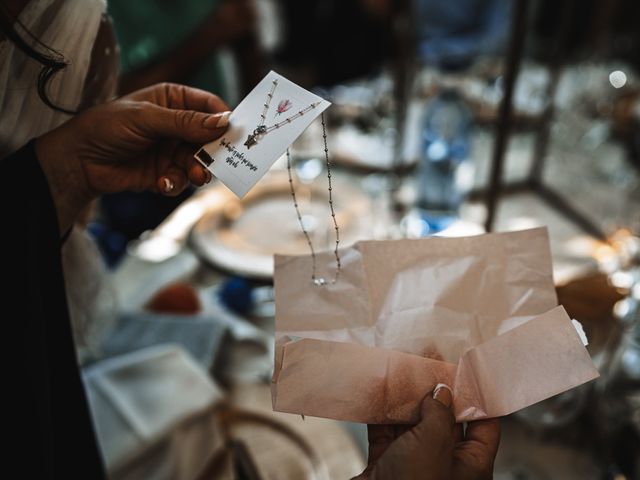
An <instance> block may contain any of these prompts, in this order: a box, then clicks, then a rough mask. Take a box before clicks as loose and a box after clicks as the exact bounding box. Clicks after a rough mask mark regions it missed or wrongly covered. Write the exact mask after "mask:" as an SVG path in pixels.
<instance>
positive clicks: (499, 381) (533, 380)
mask: <svg viewBox="0 0 640 480" xmlns="http://www.w3.org/2000/svg"><path fill="white" fill-rule="evenodd" d="M462 364H464V366H465V369H468V370H469V371H467V372H465V378H469V377H473V378H475V382H476V384H477V385H478V387H479V388H478V390H479V394H480V395H479V396H480V402H479V405H480V406H481V408H482V410H483V411H484V412H485V413H486V415H487V416H489V417H497V416H502V415H507V414H509V413H512V412H514V411H516V410H519V409H521V408H524V407H526V406H529V405H531V404H533V403H536V402H539V401H541V400H544V399H546V398H549V397H551V396H553V395H556V394H558V393H560V392H563V391H565V390H568V389H570V388H573V387H576V386H578V385H581V384H583V383H585V382H588V381H589V380H593V379H594V378H597V377H598V371H597V370H596V368H595V367H594V365H593V363H592V361H591V357H590V356H589V353H588V352H587V350H586V349H585V347H584V345H583V343H582V340H581V338H580V336H579V335H578V333H577V332H576V330H575V328H574V327H573V324H572V322H571V319H570V318H569V316H568V315H567V313H566V312H565V310H564V308H563V307H556V308H554V309H553V310H551V311H549V312H547V313H545V314H543V315H539V316H537V317H535V318H533V319H531V320H530V321H528V322H526V323H524V324H523V325H520V326H518V327H516V328H514V329H512V330H510V331H508V332H506V333H504V334H502V335H499V336H497V337H495V338H492V339H490V340H488V341H487V342H485V343H483V344H481V345H478V346H476V347H475V348H473V349H471V350H470V351H468V352H467V353H466V354H465V355H464V357H463V362H461V365H462ZM463 383H464V382H463Z"/></svg>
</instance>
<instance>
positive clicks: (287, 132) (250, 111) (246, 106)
mask: <svg viewBox="0 0 640 480" xmlns="http://www.w3.org/2000/svg"><path fill="white" fill-rule="evenodd" d="M329 105H331V103H329V102H328V101H326V100H324V99H323V98H321V97H319V96H317V95H314V94H313V93H311V92H308V91H307V90H305V89H304V88H302V87H300V86H298V85H296V84H295V83H293V82H291V81H290V80H287V79H286V78H284V77H283V76H282V75H279V74H277V73H276V72H274V71H271V72H269V73H268V74H267V76H266V77H264V78H263V79H262V80H261V81H260V83H258V85H256V87H255V88H254V89H253V90H252V91H251V93H249V95H247V96H246V97H245V98H244V100H242V102H240V104H239V105H238V106H237V107H236V109H235V110H234V111H233V112H232V113H231V116H230V117H229V129H228V130H227V131H226V132H225V133H224V135H223V136H222V137H220V138H219V139H218V140H215V141H213V142H211V143H208V144H206V145H204V146H203V147H202V148H201V149H200V150H198V152H196V154H195V157H196V160H198V161H199V162H200V163H201V164H202V165H203V166H205V167H206V168H208V169H209V170H210V171H211V173H213V175H215V176H216V177H217V178H218V179H219V180H220V181H221V182H222V183H224V184H225V185H226V186H227V187H228V188H229V189H230V190H231V191H232V192H233V193H235V194H236V195H238V197H243V196H244V195H246V194H247V192H248V191H249V190H251V188H252V187H253V186H254V185H255V184H256V183H258V181H259V180H260V179H261V178H262V177H263V176H264V175H265V174H266V173H267V171H268V170H269V168H271V165H273V163H274V162H275V161H276V160H277V159H278V158H279V157H280V156H281V155H282V154H283V153H284V152H285V150H286V149H287V148H288V147H289V146H290V145H291V144H292V143H293V142H294V141H295V140H296V138H298V137H299V136H300V134H301V133H302V132H303V131H304V130H305V129H306V128H307V127H308V126H309V125H310V124H311V122H312V121H313V120H314V119H316V118H317V117H318V115H320V114H321V113H322V112H323V111H324V110H326V109H327V107H329Z"/></svg>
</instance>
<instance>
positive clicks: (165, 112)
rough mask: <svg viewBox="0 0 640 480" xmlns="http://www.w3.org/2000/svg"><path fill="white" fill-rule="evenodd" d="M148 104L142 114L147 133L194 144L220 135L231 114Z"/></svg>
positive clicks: (208, 140)
mask: <svg viewBox="0 0 640 480" xmlns="http://www.w3.org/2000/svg"><path fill="white" fill-rule="evenodd" d="M148 105H149V106H148V108H145V115H144V116H145V123H146V126H147V128H148V129H149V131H148V133H149V134H151V135H152V136H154V137H164V138H170V139H176V140H182V141H184V142H188V143H196V144H200V143H205V142H210V141H212V140H215V139H216V138H218V137H220V136H221V135H222V134H223V133H224V131H225V130H226V128H227V126H228V125H229V116H230V115H231V112H220V113H213V114H212V113H205V112H197V111H195V110H176V109H171V108H165V107H161V106H159V105H155V104H153V103H149V104H148Z"/></svg>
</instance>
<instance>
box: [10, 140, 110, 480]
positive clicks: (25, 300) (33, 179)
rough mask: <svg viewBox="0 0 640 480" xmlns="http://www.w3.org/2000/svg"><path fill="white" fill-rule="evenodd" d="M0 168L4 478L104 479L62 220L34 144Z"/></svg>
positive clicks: (15, 154)
mask: <svg viewBox="0 0 640 480" xmlns="http://www.w3.org/2000/svg"><path fill="white" fill-rule="evenodd" d="M0 164H1V166H2V170H1V171H2V181H3V182H2V183H3V184H4V185H3V186H2V188H1V189H0V209H1V210H2V217H1V218H2V220H3V222H2V227H3V228H2V230H3V231H2V235H1V237H2V250H1V251H2V269H3V273H4V282H3V284H4V285H5V286H4V287H2V306H3V310H2V311H3V314H2V317H3V321H2V322H1V323H0V325H1V326H2V334H3V335H2V338H3V340H4V342H3V343H4V348H3V353H4V359H5V361H4V362H3V363H4V369H5V372H6V373H7V374H8V378H6V379H5V380H4V382H3V387H4V388H3V392H4V394H3V396H4V402H6V401H8V402H9V404H8V406H7V407H6V409H5V410H4V411H5V415H6V418H7V419H8V420H9V421H8V422H7V423H8V429H9V430H8V431H6V430H4V429H3V430H4V431H3V432H2V433H3V437H4V438H5V443H6V444H7V445H8V447H5V448H8V449H9V451H8V452H7V453H6V454H5V455H4V456H3V458H4V460H3V470H4V472H5V474H6V475H9V476H10V477H12V478H61V479H76V478H77V479H83V480H84V479H86V480H94V479H102V478H105V473H104V468H103V465H102V460H101V458H100V454H99V452H98V446H97V442H96V437H95V434H94V431H93V426H92V424H91V419H90V416H89V408H88V405H87V400H86V396H85V392H84V388H83V385H82V382H81V379H80V373H79V369H78V365H77V361H76V354H75V348H74V344H73V337H72V333H71V323H70V319H69V311H68V308H67V301H66V295H65V287H64V278H63V274H62V265H61V260H60V246H61V245H60V235H59V232H58V223H57V216H56V211H55V207H54V204H53V199H52V198H51V194H50V192H49V186H48V184H47V180H46V178H45V176H44V174H43V172H42V170H41V168H40V164H39V162H38V159H37V158H36V152H35V142H33V141H32V142H30V143H29V144H27V145H26V146H24V147H23V148H22V149H20V150H19V151H18V152H16V153H14V154H13V155H11V156H10V157H8V158H5V159H3V160H1V161H0ZM4 402H3V403H4ZM3 423H4V422H3Z"/></svg>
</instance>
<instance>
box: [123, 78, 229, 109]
mask: <svg viewBox="0 0 640 480" xmlns="http://www.w3.org/2000/svg"><path fill="white" fill-rule="evenodd" d="M125 98H127V99H129V100H137V101H148V102H152V103H155V104H156V105H160V106H162V107H166V108H171V109H174V110H194V111H196V112H204V113H218V112H225V111H227V110H229V106H228V105H227V104H226V103H225V102H224V101H223V100H222V99H221V98H220V97H218V96H217V95H215V94H213V93H210V92H207V91H205V90H200V89H199V88H193V87H187V86H185V85H178V84H176V83H168V82H167V83H159V84H157V85H152V86H150V87H147V88H143V89H142V90H138V91H136V92H133V93H131V94H129V95H127V96H126V97H125Z"/></svg>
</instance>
